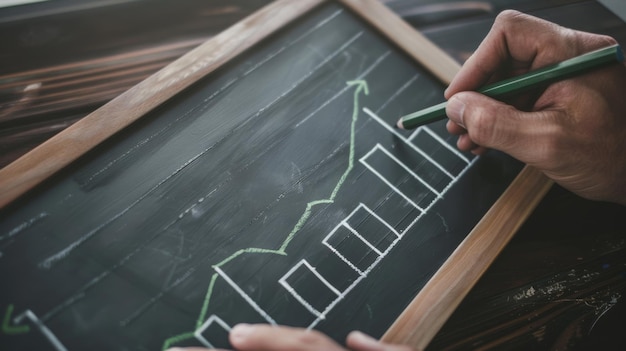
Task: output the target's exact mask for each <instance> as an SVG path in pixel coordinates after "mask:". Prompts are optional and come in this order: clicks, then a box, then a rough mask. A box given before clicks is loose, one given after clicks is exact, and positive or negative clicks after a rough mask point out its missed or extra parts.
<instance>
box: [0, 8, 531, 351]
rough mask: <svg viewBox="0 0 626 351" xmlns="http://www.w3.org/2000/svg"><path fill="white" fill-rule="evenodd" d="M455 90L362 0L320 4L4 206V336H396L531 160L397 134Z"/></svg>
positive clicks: (69, 345) (33, 344)
mask: <svg viewBox="0 0 626 351" xmlns="http://www.w3.org/2000/svg"><path fill="white" fill-rule="evenodd" d="M443 88H444V85H443V84H442V83H441V82H439V81H438V80H437V79H436V78H434V77H433V76H432V75H431V74H430V73H429V72H428V71H427V70H426V69H424V68H423V67H421V66H420V65H417V64H416V63H415V62H414V61H413V60H412V59H411V58H409V57H408V56H406V55H405V54H404V53H402V52H401V51H400V50H399V49H397V48H396V47H395V46H394V45H393V44H391V43H390V42H389V41H388V40H387V39H385V38H384V37H383V36H381V35H380V34H379V33H378V32H377V31H376V30H374V29H373V28H371V27H370V26H369V25H368V24H367V23H365V22H364V21H362V20H361V19H359V18H358V17H357V16H355V15H354V14H353V13H351V12H350V10H348V9H346V8H344V7H343V6H342V5H340V4H337V3H335V2H329V3H325V4H323V5H322V6H320V7H318V8H316V9H315V10H313V11H311V12H310V13H308V14H306V16H303V17H301V18H299V19H298V21H297V23H294V24H292V25H289V26H287V27H286V28H284V29H283V30H281V31H279V32H278V33H277V34H275V35H273V36H272V37H270V38H268V39H267V40H265V41H263V42H261V43H259V44H258V45H256V46H255V47H254V48H253V49H252V50H250V51H247V52H246V53H244V54H242V55H240V56H238V57H237V58H236V59H233V60H231V61H230V62H229V63H228V64H226V65H224V66H223V67H221V68H219V69H218V70H216V71H215V72H213V73H211V74H210V75H208V76H207V77H205V78H203V79H201V80H200V81H199V82H197V83H196V84H195V85H193V86H192V87H191V88H189V89H187V90H185V91H184V92H183V93H181V94H178V95H176V96H175V97H174V98H173V99H171V100H170V101H168V102H167V103H165V104H163V105H161V106H159V107H158V108H157V109H156V110H154V111H152V112H150V113H149V114H148V115H146V116H145V117H144V118H142V119H141V120H140V121H139V122H138V123H136V124H134V125H132V126H131V127H130V128H127V129H125V130H124V131H123V132H121V133H120V134H118V135H116V136H115V137H113V138H111V139H109V140H108V141H107V142H106V143H104V144H102V145H101V146H99V147H98V148H97V149H96V150H93V151H92V152H90V153H88V154H86V155H85V157H83V158H82V159H81V160H80V161H79V162H77V163H76V164H74V165H72V166H71V167H69V168H67V169H65V170H64V171H63V172H62V173H61V174H60V175H59V176H57V177H55V178H54V179H52V180H51V181H49V182H48V183H47V184H46V185H45V186H44V187H42V188H40V189H39V190H38V191H37V192H35V193H33V194H31V195H30V196H28V198H26V199H24V200H22V201H20V202H18V203H16V204H15V206H12V207H10V208H8V209H5V210H4V212H3V213H2V219H1V220H0V253H1V256H0V277H1V279H2V280H3V282H6V285H5V286H6V287H7V288H5V289H2V291H0V297H1V300H0V301H1V307H2V310H3V311H4V313H5V320H6V321H7V322H6V323H5V324H6V325H7V328H3V332H2V334H0V342H1V343H2V345H9V349H11V350H22V349H23V350H27V349H41V350H44V349H51V350H54V349H56V350H79V349H92V350H99V349H101V350H126V349H130V350H144V349H145V350H148V349H150V350H154V349H159V348H167V347H169V346H175V345H181V346H184V345H205V346H217V347H226V346H227V341H226V335H227V331H228V329H229V328H230V327H232V326H233V325H234V324H236V323H239V322H252V323H256V322H262V323H277V324H288V325H294V326H301V327H312V328H316V329H319V330H321V331H323V332H325V333H328V334H329V335H331V336H332V337H333V338H335V339H337V340H338V341H342V340H343V338H344V337H345V335H346V334H347V332H349V331H350V330H353V329H360V330H363V331H365V332H368V333H371V334H373V335H375V336H380V335H382V334H383V333H384V332H385V330H386V329H387V328H389V326H390V325H391V323H392V322H393V321H394V320H395V318H396V317H397V316H398V315H399V314H400V313H401V312H402V311H403V310H404V308H405V307H406V306H407V305H408V303H409V302H410V301H411V299H412V298H413V297H414V296H415V294H416V293H417V292H418V291H420V290H421V289H422V288H423V287H424V285H425V284H426V283H427V282H428V281H429V279H430V278H431V277H432V275H433V274H434V273H435V272H436V271H437V270H438V269H439V267H440V266H441V265H442V264H443V262H444V261H446V259H447V258H448V257H449V256H450V254H451V253H452V252H453V251H454V250H455V249H456V248H457V246H458V245H459V244H460V243H461V241H463V240H464V238H465V237H466V235H467V233H469V232H470V230H471V229H472V228H473V227H474V226H475V225H476V223H477V222H478V221H479V220H480V219H481V218H482V216H483V215H484V214H485V212H486V211H487V210H488V209H489V208H490V207H491V205H492V204H493V203H494V201H496V199H497V198H498V197H499V196H500V194H501V193H502V192H503V191H504V189H506V188H507V186H508V185H509V184H510V183H511V181H512V179H513V178H514V177H515V176H516V175H517V174H518V172H519V171H520V169H521V165H520V164H518V163H517V162H515V161H513V160H511V159H510V158H508V157H506V156H504V155H502V154H498V153H491V154H487V155H486V156H484V157H480V158H476V157H473V156H472V155H471V154H466V153H460V152H459V151H457V150H456V148H455V147H454V142H455V140H454V138H452V137H451V136H449V135H448V134H447V132H446V131H445V126H444V124H443V123H442V122H440V123H435V124H431V125H428V126H425V127H423V128H420V129H418V130H416V131H413V132H411V133H409V132H400V131H397V130H395V129H394V128H393V127H392V125H393V124H394V123H395V121H396V120H397V118H398V117H399V116H401V115H403V114H406V113H408V112H411V111H414V110H417V109H419V108H423V107H426V106H428V105H431V104H434V103H437V102H440V101H441V100H442V91H443ZM460 209H462V210H460Z"/></svg>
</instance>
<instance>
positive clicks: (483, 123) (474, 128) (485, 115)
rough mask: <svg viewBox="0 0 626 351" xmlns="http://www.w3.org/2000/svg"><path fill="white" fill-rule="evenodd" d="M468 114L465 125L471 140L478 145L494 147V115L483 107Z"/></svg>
mask: <svg viewBox="0 0 626 351" xmlns="http://www.w3.org/2000/svg"><path fill="white" fill-rule="evenodd" d="M468 112H469V113H468ZM468 112H466V113H467V116H466V117H465V124H466V127H467V131H468V134H469V136H470V139H471V140H472V141H473V142H475V143H476V144H478V145H482V146H488V147H492V146H493V145H492V138H493V134H494V130H495V128H494V119H493V114H492V113H489V111H487V110H486V109H484V108H482V107H478V108H474V109H472V110H471V111H468Z"/></svg>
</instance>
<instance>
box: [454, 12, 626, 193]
mask: <svg viewBox="0 0 626 351" xmlns="http://www.w3.org/2000/svg"><path fill="white" fill-rule="evenodd" d="M613 44H616V42H615V40H614V39H612V38H610V37H607V36H602V35H596V34H590V33H584V32H579V31H574V30H571V29H567V28H563V27H560V26H558V25H556V24H554V23H550V22H547V21H544V20H541V19H538V18H535V17H532V16H529V15H525V14H522V13H520V12H516V11H512V10H507V11H504V12H502V13H500V14H499V15H498V17H497V18H496V20H495V22H494V25H493V27H492V28H491V31H490V32H489V33H488V34H487V36H486V37H485V39H484V40H483V42H482V43H481V44H480V45H479V47H478V48H477V50H476V51H475V52H474V54H473V55H472V56H471V57H470V58H469V59H468V60H467V62H466V63H465V64H464V65H463V67H462V68H461V70H460V71H459V73H458V74H457V75H456V77H455V78H454V79H453V81H452V82H451V84H450V86H449V87H448V89H446V91H445V97H446V98H447V99H449V101H448V105H447V108H446V113H447V115H448V117H449V119H450V120H449V121H448V124H447V129H448V131H449V132H450V133H452V134H455V135H458V136H459V139H458V142H457V146H458V147H459V148H460V149H461V150H466V151H467V150H471V151H472V152H473V153H475V154H481V153H483V152H484V151H485V150H486V149H487V148H492V149H497V150H500V151H503V152H505V153H508V154H509V155H511V156H513V157H515V158H517V159H518V160H520V161H522V162H524V163H526V164H529V165H531V166H533V167H536V168H538V169H539V170H541V171H543V172H544V174H546V175H547V176H548V177H550V178H552V179H553V180H554V181H555V182H556V183H558V184H560V185H561V186H563V187H564V188H566V189H569V190H570V191H572V192H574V193H576V194H578V195H580V196H582V197H585V198H588V199H592V200H602V201H611V202H616V203H620V204H622V205H626V66H625V65H624V64H623V63H622V64H618V63H615V64H612V65H608V66H606V67H602V68H599V69H595V70H593V71H590V72H587V73H585V74H583V75H579V76H576V77H573V78H570V79H567V80H563V81H559V82H557V83H553V84H551V85H550V86H548V87H547V88H545V89H544V90H543V91H535V92H531V93H527V94H526V95H524V96H521V97H518V98H516V99H515V100H512V101H508V102H507V103H504V102H499V101H496V100H494V99H491V98H488V97H486V96H484V95H482V94H479V93H476V92H473V91H474V90H477V89H478V88H480V87H482V86H484V85H486V84H489V83H492V82H495V81H498V80H501V79H504V78H507V77H511V76H516V75H520V74H523V73H525V72H528V71H531V70H535V69H538V68H541V67H544V66H547V65H551V64H554V63H557V62H560V61H563V60H566V59H568V58H571V57H574V56H577V55H581V54H583V53H586V52H589V51H592V50H596V49H599V48H603V47H606V46H609V45H613Z"/></svg>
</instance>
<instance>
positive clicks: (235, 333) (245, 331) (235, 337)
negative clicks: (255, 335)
mask: <svg viewBox="0 0 626 351" xmlns="http://www.w3.org/2000/svg"><path fill="white" fill-rule="evenodd" d="M253 330H254V327H253V326H252V325H250V324H245V323H242V324H237V325H235V326H234V327H233V329H232V330H231V331H230V339H231V341H232V342H233V343H237V342H239V341H244V340H246V339H247V338H248V336H250V334H252V331H253Z"/></svg>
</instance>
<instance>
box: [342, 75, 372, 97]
mask: <svg viewBox="0 0 626 351" xmlns="http://www.w3.org/2000/svg"><path fill="white" fill-rule="evenodd" d="M346 84H348V85H350V86H352V85H356V86H357V88H356V91H361V90H363V92H364V93H365V95H369V93H370V92H369V88H368V87H367V82H366V81H365V80H363V79H358V80H351V81H349V82H346Z"/></svg>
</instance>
